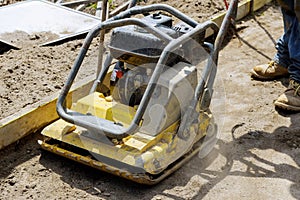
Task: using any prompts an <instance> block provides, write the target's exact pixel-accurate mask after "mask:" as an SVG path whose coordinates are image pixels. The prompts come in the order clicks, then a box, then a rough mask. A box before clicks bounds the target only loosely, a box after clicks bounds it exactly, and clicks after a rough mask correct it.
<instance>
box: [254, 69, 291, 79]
mask: <svg viewBox="0 0 300 200" xmlns="http://www.w3.org/2000/svg"><path fill="white" fill-rule="evenodd" d="M288 76H289V74H285V75H278V76H273V77H266V76H261V75H259V74H257V73H256V72H255V71H254V70H253V69H252V70H251V77H252V78H254V79H259V80H264V81H271V80H275V79H278V78H282V77H288Z"/></svg>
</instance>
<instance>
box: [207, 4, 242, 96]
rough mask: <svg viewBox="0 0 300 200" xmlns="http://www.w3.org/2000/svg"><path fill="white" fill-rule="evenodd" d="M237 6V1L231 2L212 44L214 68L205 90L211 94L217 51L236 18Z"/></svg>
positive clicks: (215, 70)
mask: <svg viewBox="0 0 300 200" xmlns="http://www.w3.org/2000/svg"><path fill="white" fill-rule="evenodd" d="M237 6H238V0H231V2H230V5H229V8H228V11H227V13H226V15H225V17H224V19H223V22H222V24H221V27H220V31H219V33H218V35H217V38H216V40H215V43H214V46H215V47H214V54H213V60H214V62H215V64H216V66H215V67H213V68H212V72H211V75H210V77H209V80H208V83H207V88H208V89H209V90H210V91H211V93H212V87H213V84H214V81H215V77H216V74H217V62H218V55H219V51H220V49H221V46H222V43H223V41H224V37H225V35H226V33H227V30H228V27H229V25H230V23H231V19H233V20H234V19H235V17H236V11H237Z"/></svg>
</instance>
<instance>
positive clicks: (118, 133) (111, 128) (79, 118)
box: [56, 0, 237, 139]
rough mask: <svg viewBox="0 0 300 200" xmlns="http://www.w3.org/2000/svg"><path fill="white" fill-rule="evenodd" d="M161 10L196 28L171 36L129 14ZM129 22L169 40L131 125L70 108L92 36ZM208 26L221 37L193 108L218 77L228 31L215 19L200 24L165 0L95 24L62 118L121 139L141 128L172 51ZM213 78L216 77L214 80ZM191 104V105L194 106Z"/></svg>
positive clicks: (61, 105) (61, 107)
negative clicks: (219, 53) (75, 83)
mask: <svg viewBox="0 0 300 200" xmlns="http://www.w3.org/2000/svg"><path fill="white" fill-rule="evenodd" d="M234 2H237V0H233V3H234ZM231 7H233V6H231ZM158 10H162V11H166V12H168V13H170V14H172V15H174V16H175V17H177V18H179V19H180V20H182V21H183V22H185V23H187V24H189V25H190V26H192V27H194V29H193V30H192V31H190V32H188V33H186V34H184V35H182V36H181V37H179V38H177V39H173V38H171V37H170V36H168V35H167V34H165V33H163V32H161V31H159V30H158V29H157V28H155V27H152V26H149V25H148V24H146V23H144V22H143V21H141V20H139V19H131V18H129V17H131V16H132V15H137V14H143V13H147V12H151V11H158ZM228 12H230V15H229V17H230V16H231V15H232V12H231V10H230V9H229V11H228ZM227 15H228V13H227ZM227 15H226V17H227ZM226 17H225V19H224V21H225V23H226V20H227V21H228V20H229V17H227V18H226ZM124 18H127V19H124ZM224 21H223V24H222V26H221V27H224V26H225V25H224ZM125 25H137V26H140V27H142V28H144V29H146V30H147V31H149V32H150V33H152V34H153V35H155V36H157V37H159V38H160V39H162V40H163V41H165V42H167V43H168V44H167V45H166V47H165V48H164V49H163V51H162V54H161V56H160V58H159V60H158V63H157V65H156V67H155V69H154V72H153V74H152V76H151V78H150V81H149V84H148V86H147V88H146V91H145V93H144V95H143V98H142V100H141V103H140V105H139V107H138V109H137V112H136V114H135V116H134V118H133V120H132V122H131V124H130V126H129V127H128V128H125V127H121V126H119V125H117V124H115V123H114V122H112V121H108V120H105V119H101V118H98V117H96V116H91V115H84V114H81V113H78V112H75V111H72V110H69V109H67V108H66V97H67V94H68V93H69V91H70V88H71V86H72V84H73V82H74V79H75V77H76V75H77V73H78V71H79V68H80V66H81V64H82V62H83V59H84V57H85V55H86V52H87V50H88V48H89V46H90V44H91V42H92V39H93V38H94V37H96V36H97V35H98V34H99V32H100V31H101V30H107V29H112V28H115V27H119V26H125ZM227 26H228V25H227ZM227 26H225V27H227ZM208 28H211V29H212V30H213V31H214V32H215V33H218V35H217V39H216V41H215V45H214V48H211V49H213V51H212V52H211V58H210V61H209V62H208V64H207V66H206V67H205V70H204V71H205V72H204V76H203V77H202V79H201V81H200V82H199V83H198V85H197V87H196V91H195V95H194V98H193V100H192V103H193V104H192V105H193V108H194V109H195V108H196V105H197V103H196V104H195V106H194V102H195V101H196V100H197V101H199V99H201V98H202V94H203V89H204V87H205V86H206V85H207V84H206V83H208V82H207V80H208V81H210V80H211V77H213V79H214V77H215V75H214V74H213V73H215V72H216V69H215V70H212V64H213V63H215V62H216V61H217V55H218V51H219V49H220V46H221V45H220V44H218V43H221V42H222V40H223V38H224V35H225V30H222V29H221V30H220V31H219V28H218V26H217V25H216V24H215V23H213V22H212V21H207V22H204V23H202V24H198V23H197V22H196V21H194V20H193V19H191V18H189V17H188V16H186V15H184V14H183V13H181V12H179V11H177V10H176V9H174V8H172V7H170V6H167V5H163V4H156V5H150V6H145V7H141V8H139V7H133V8H131V9H129V10H127V11H124V12H122V13H120V14H118V15H116V16H115V17H113V18H110V19H108V20H106V21H105V22H103V23H100V24H99V25H98V26H97V27H95V28H94V29H92V30H91V31H90V32H89V33H88V35H87V37H86V39H85V41H84V44H83V46H82V48H81V50H80V53H79V55H78V57H77V58H76V60H75V62H74V66H73V68H72V69H71V72H70V74H69V76H68V79H67V81H66V84H65V85H64V87H63V89H62V91H61V93H60V95H59V97H58V101H57V105H56V109H57V112H58V114H59V116H60V117H61V118H62V119H64V120H66V121H68V122H70V123H73V124H76V125H79V126H82V127H84V128H87V129H88V130H91V131H95V132H103V133H104V134H105V135H106V136H108V137H111V138H117V139H121V138H123V137H125V136H127V135H130V134H133V133H135V132H136V131H137V129H138V128H139V124H140V122H141V120H142V117H143V114H144V113H145V110H146V108H147V106H148V103H149V100H150V98H151V96H152V93H153V91H154V89H155V87H156V83H157V82H158V79H159V77H160V74H161V73H162V71H163V68H164V64H165V63H166V61H167V59H168V56H169V53H170V52H171V51H172V50H173V49H175V48H177V47H179V46H180V45H181V44H182V43H184V42H186V41H187V40H189V39H190V38H193V36H195V35H197V34H200V33H203V31H206V30H207V29H208ZM105 71H107V66H106V67H105V66H104V68H103V69H102V71H101V73H100V75H99V82H100V83H101V82H102V81H101V79H102V76H103V75H104V74H105V73H104V72H105ZM214 71H215V72H214ZM213 79H212V81H213ZM96 81H97V80H96ZM189 108H191V106H190V107H189ZM188 118H189V116H187V117H185V119H186V120H187V119H188ZM180 127H182V126H180ZM184 127H186V126H184ZM183 130H184V128H183Z"/></svg>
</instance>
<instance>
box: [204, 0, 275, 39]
mask: <svg viewBox="0 0 300 200" xmlns="http://www.w3.org/2000/svg"><path fill="white" fill-rule="evenodd" d="M271 1H272V0H245V1H242V2H241V3H239V5H238V9H237V15H236V20H241V19H242V18H244V17H246V16H247V15H248V14H250V12H252V11H256V10H258V9H260V8H261V7H263V6H264V5H265V4H267V3H270V2H271ZM251 6H253V8H252V9H251ZM225 15H226V11H225V12H223V13H221V14H218V15H216V16H214V17H213V18H212V21H213V22H215V23H216V24H217V25H218V26H219V27H220V26H221V23H222V21H223V19H224V17H225ZM211 35H212V31H211V30H209V31H207V33H206V37H208V36H211Z"/></svg>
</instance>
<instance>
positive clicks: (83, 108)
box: [39, 92, 211, 184]
mask: <svg viewBox="0 0 300 200" xmlns="http://www.w3.org/2000/svg"><path fill="white" fill-rule="evenodd" d="M72 110H75V111H77V112H80V113H82V114H87V113H89V114H92V115H95V116H98V117H100V118H104V119H107V120H111V121H115V122H119V123H124V124H128V122H130V121H131V120H132V118H133V117H134V114H135V110H134V108H132V107H130V106H126V105H124V104H120V103H117V102H113V101H112V98H111V96H109V97H104V95H103V94H102V93H98V92H95V93H92V94H90V95H88V96H86V97H83V98H82V99H80V100H78V102H77V103H74V104H73V106H72ZM199 121H200V122H201V123H200V124H199V127H195V130H197V133H196V132H194V133H192V135H193V136H192V137H190V139H188V140H183V139H180V138H179V137H178V136H177V135H176V132H177V128H178V125H179V121H176V122H175V123H173V124H171V125H170V126H169V127H167V128H166V129H165V130H163V131H161V132H160V133H158V134H157V135H156V136H151V135H148V134H145V133H143V132H137V133H135V134H133V135H129V136H127V137H125V138H123V139H122V140H117V139H109V138H107V137H105V136H101V135H100V136H99V135H97V134H93V133H91V132H89V131H88V130H86V129H84V128H82V127H79V126H76V125H74V124H71V123H68V122H65V121H64V120H62V119H59V120H57V121H55V122H54V123H52V124H51V125H49V126H47V127H46V128H45V129H44V130H43V131H42V135H44V136H45V139H44V141H39V142H40V144H41V146H42V147H43V148H44V149H46V150H48V151H52V152H54V153H56V154H60V155H62V156H64V157H67V158H70V159H73V160H75V161H78V162H81V163H84V164H86V165H89V166H92V167H94V168H98V169H100V170H103V171H107V172H110V173H112V174H115V175H118V176H123V177H124V178H127V179H130V180H133V181H136V182H139V183H143V184H154V183H156V182H158V181H160V180H161V179H162V178H160V176H161V175H162V174H163V175H164V176H166V175H168V174H169V173H171V172H169V173H165V172H164V170H166V169H168V167H169V166H170V164H171V163H174V162H175V163H176V161H177V160H178V159H179V158H180V157H182V155H184V154H186V153H188V151H190V150H191V149H192V148H193V145H194V144H195V143H196V142H198V141H199V140H200V139H201V138H202V137H203V136H205V133H206V131H207V127H208V126H209V124H210V121H211V115H210V114H208V113H205V112H202V113H201V115H200V117H199ZM50 139H51V140H54V141H55V142H54V143H50V142H48V141H49V140H50ZM60 144H68V145H70V147H76V148H78V149H81V150H85V151H87V152H88V153H85V154H84V155H82V154H80V153H74V152H73V151H72V150H68V149H67V148H65V145H63V147H60V146H61V145H60ZM183 151H184V152H183ZM194 154H195V153H194ZM107 159H109V160H111V161H107ZM114 161H116V162H114ZM110 163H116V164H115V166H114V165H112V164H110ZM126 168H127V169H126ZM174 170H175V169H174ZM154 177H156V178H154Z"/></svg>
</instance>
